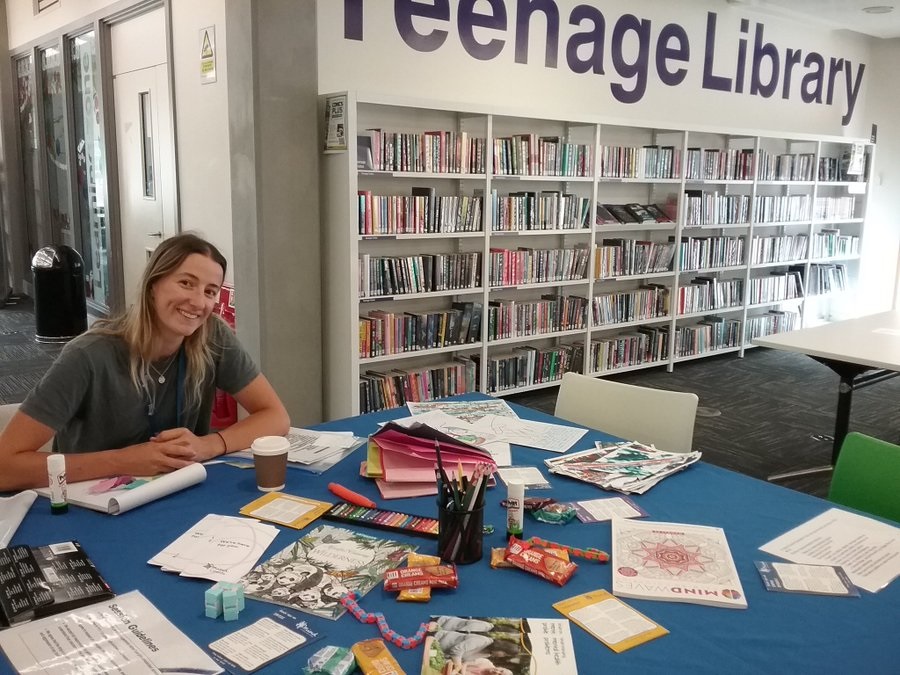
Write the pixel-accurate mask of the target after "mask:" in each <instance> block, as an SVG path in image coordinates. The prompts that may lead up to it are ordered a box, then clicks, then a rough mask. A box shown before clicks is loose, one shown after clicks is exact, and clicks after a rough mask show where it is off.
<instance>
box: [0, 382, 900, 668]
mask: <svg viewBox="0 0 900 675" xmlns="http://www.w3.org/2000/svg"><path fill="white" fill-rule="evenodd" d="M466 398H474V396H467V397H466ZM514 407H515V409H516V411H517V412H518V413H519V414H520V415H521V416H522V417H527V418H531V419H537V420H542V421H553V418H552V417H550V416H548V415H544V414H542V413H538V412H535V411H532V410H529V409H526V408H521V407H517V406H514ZM648 414H652V412H650V411H648ZM398 416H400V413H398V411H387V412H382V413H376V414H372V415H366V416H362V417H358V418H352V419H348V420H341V421H336V422H331V423H328V424H325V425H322V427H321V428H323V429H332V430H351V431H353V432H355V433H356V434H358V435H367V434H369V433H372V432H373V431H374V430H375V429H376V428H377V426H376V425H377V423H378V422H379V421H385V420H388V419H391V418H394V417H398ZM601 439H609V437H608V436H606V435H604V434H601V433H599V432H590V433H588V435H586V436H585V437H584V438H583V439H582V440H581V441H580V442H579V444H578V445H577V446H576V448H575V449H585V448H588V447H591V446H592V445H593V442H594V441H595V440H601ZM364 455H365V453H364V449H359V450H357V451H355V452H354V453H353V454H352V455H351V456H349V457H348V458H346V459H345V460H343V461H342V462H341V463H340V464H338V465H337V466H335V467H334V468H332V469H331V470H329V471H328V472H327V473H325V474H323V475H321V476H315V475H311V474H308V473H305V472H303V471H300V470H290V471H289V472H288V482H287V486H286V489H285V491H286V492H289V493H291V494H296V495H302V496H307V497H311V498H315V499H322V500H325V501H334V497H333V496H332V495H331V493H329V492H328V491H327V488H326V485H327V483H328V482H329V481H337V482H340V483H342V484H343V485H345V486H347V487H348V488H350V489H352V490H356V491H358V492H361V493H364V494H366V495H368V496H370V497H371V498H373V499H375V500H376V501H377V502H378V503H379V506H383V507H384V508H391V509H396V510H398V511H405V512H408V513H416V514H423V515H432V516H433V515H434V514H435V510H436V508H435V502H434V498H433V497H425V498H419V499H408V500H407V499H404V500H392V501H383V500H380V499H379V495H378V491H377V489H376V488H375V485H374V484H373V483H372V482H371V481H369V480H367V479H365V478H362V477H360V476H359V465H360V461H361V460H362V459H364ZM549 456H551V454H550V453H546V452H542V451H538V450H532V449H528V448H521V447H518V446H514V447H513V462H514V464H535V465H541V466H542V464H541V462H542V460H543V459H545V458H547V457H549ZM208 472H209V475H208V477H207V479H206V481H205V482H204V483H203V484H201V485H199V486H196V487H193V488H189V489H187V490H185V491H183V492H181V493H179V494H175V495H172V496H170V497H167V498H165V499H162V500H160V501H157V502H155V503H152V504H149V505H147V506H144V507H141V508H139V509H137V510H135V511H131V512H129V513H125V514H123V515H120V516H108V515H102V514H100V513H96V512H93V511H89V510H85V509H80V508H77V507H72V508H70V510H69V513H68V514H66V515H62V516H52V515H51V514H50V508H49V505H48V503H47V501H46V500H44V499H42V498H39V499H38V501H37V502H36V503H35V506H34V507H33V508H32V510H31V512H30V513H29V515H28V517H27V518H26V519H25V521H24V522H23V524H22V526H21V527H20V529H19V531H18V532H17V534H16V535H15V537H14V539H13V542H12V543H13V544H30V545H39V544H47V543H54V542H57V541H65V540H67V539H71V538H75V539H78V540H79V541H80V542H81V543H82V545H83V546H84V548H85V549H86V550H87V552H88V553H89V555H90V556H91V557H92V558H93V560H94V561H95V562H96V564H97V566H98V568H99V569H100V571H101V572H102V574H103V575H104V576H105V577H106V579H107V580H108V581H109V583H110V584H111V585H112V587H113V589H114V590H115V591H116V592H118V593H123V592H126V591H129V590H133V589H140V591H141V592H142V593H143V594H144V595H146V596H147V597H148V598H149V599H150V600H151V601H152V602H153V603H154V604H155V605H156V606H157V607H158V608H159V609H160V610H161V611H162V612H163V613H164V614H165V615H166V616H167V617H168V618H169V619H170V620H171V621H172V622H173V623H175V624H176V625H177V626H178V627H179V628H180V629H181V630H183V631H184V632H185V633H186V634H187V635H189V636H190V637H191V638H192V639H193V640H194V641H195V642H196V643H197V644H199V645H201V646H206V645H207V644H209V643H210V642H211V641H213V640H215V639H217V638H219V637H222V636H223V635H225V634H227V633H230V632H232V631H234V630H236V629H238V628H240V627H242V626H246V625H247V624H249V623H251V622H253V621H255V620H256V619H259V618H261V617H263V616H266V615H269V614H271V613H272V612H273V611H274V610H275V609H276V606H275V605H271V604H266V603H262V602H256V601H248V602H247V606H246V609H244V611H242V612H241V615H240V619H239V621H236V622H228V623H225V622H224V621H222V620H221V619H219V620H211V619H207V618H205V617H204V613H203V592H204V591H205V590H206V589H207V588H208V587H209V586H210V585H211V583H210V582H207V581H202V580H192V579H184V578H180V577H178V576H175V575H171V574H166V573H164V572H161V571H160V570H159V569H158V568H156V567H152V566H150V565H148V564H147V560H148V559H150V558H151V557H152V556H153V555H155V554H156V553H158V552H159V551H160V550H162V549H163V548H164V547H165V546H166V545H168V544H169V543H170V542H172V541H173V540H174V539H175V538H176V537H177V536H178V535H180V534H181V533H182V532H184V531H185V530H186V529H187V528H189V527H190V526H191V525H193V524H194V523H195V522H197V521H198V520H199V519H200V518H202V517H203V516H204V515H205V514H207V513H217V514H222V515H236V514H237V513H238V510H239V509H240V508H241V507H242V506H244V505H245V504H247V503H249V502H250V501H252V500H253V499H255V498H256V497H258V496H259V495H260V493H259V492H258V491H257V489H256V486H255V481H254V476H253V473H252V471H247V470H241V469H238V468H235V467H232V466H228V465H223V464H216V465H211V466H209V467H208ZM545 473H546V475H547V476H548V477H549V478H550V481H551V483H552V485H553V489H552V490H551V491H541V492H540V493H539V494H540V495H541V496H543V495H547V496H552V497H554V498H556V499H558V500H573V499H588V498H597V497H603V496H609V495H610V493H606V492H603V491H601V490H599V489H597V488H595V487H593V486H590V485H587V484H584V483H581V482H578V481H575V480H571V479H568V478H564V477H560V476H556V475H554V474H549V473H547V472H545ZM505 492H506V491H505V488H504V487H503V486H502V483H501V484H500V485H499V486H498V487H497V488H495V489H492V490H489V491H488V494H487V505H486V508H485V522H486V523H491V524H493V525H494V527H495V533H494V534H492V535H488V536H486V539H485V549H486V550H487V549H488V548H490V547H500V546H503V545H504V543H505V542H504V539H505V536H504V524H505V511H504V510H503V509H502V507H501V506H500V500H501V499H503V498H504V497H505ZM635 499H636V501H637V502H638V503H639V504H640V506H641V507H642V508H644V509H645V510H646V511H647V513H648V514H649V518H650V519H652V520H658V521H670V522H680V523H694V524H699V525H714V526H717V527H721V528H724V530H725V533H726V536H727V538H728V542H729V544H730V547H731V551H732V555H733V557H734V560H735V563H736V565H737V569H738V572H739V573H740V576H741V582H742V583H743V586H744V591H745V592H746V594H747V601H748V603H749V608H748V609H746V610H732V609H720V608H715V607H707V606H700V605H689V604H679V603H669V602H651V601H642V600H626V602H628V603H629V604H630V605H631V606H633V607H635V608H636V609H638V610H639V611H641V612H643V613H644V614H646V615H647V616H649V617H650V618H651V619H653V620H654V621H657V622H658V623H660V624H661V625H662V626H664V627H665V628H667V629H668V630H669V631H670V634H669V635H667V636H664V637H662V638H660V639H657V640H653V641H651V642H649V643H646V644H644V645H641V646H639V647H637V648H634V649H632V650H629V651H627V652H624V653H622V654H615V653H613V652H612V651H611V650H609V649H607V648H606V647H605V646H604V645H603V644H602V643H600V642H598V641H597V640H595V639H594V638H592V637H590V636H589V635H588V634H587V633H585V632H584V631H583V630H582V629H581V628H579V627H578V626H576V625H574V624H573V625H572V635H573V638H574V642H575V652H576V656H577V660H578V667H579V672H580V673H581V674H582V675H591V674H593V673H601V672H616V673H641V674H645V673H672V672H679V673H681V672H684V673H729V674H730V675H737V674H739V673H754V674H755V673H761V672H779V673H854V672H864V673H866V675H876V674H878V673H893V674H897V673H900V639H898V633H897V629H898V626H900V581H895V582H894V583H893V584H891V585H890V586H889V587H888V588H887V589H885V590H883V591H881V592H880V593H877V594H868V593H865V592H863V595H862V597H861V598H858V599H854V598H831V597H825V596H813V595H799V594H781V593H770V592H767V591H766V590H764V588H763V585H762V583H761V581H760V578H759V575H758V573H757V572H756V569H755V567H754V564H753V561H754V560H765V559H769V556H767V555H766V554H763V553H762V552H760V551H759V550H758V548H759V546H760V545H762V544H764V543H765V542H767V541H769V540H771V539H772V538H774V537H776V536H777V535H779V534H782V533H783V532H785V531H787V530H789V529H791V528H793V527H795V526H797V525H799V524H800V523H802V522H804V521H806V520H808V519H810V518H812V517H814V516H816V515H818V514H820V513H822V512H823V511H825V510H827V509H828V508H830V505H829V504H828V503H827V502H825V501H823V500H821V499H817V498H815V497H810V496H808V495H805V494H801V493H798V492H794V491H792V490H788V489H786V488H782V487H779V486H777V485H771V484H768V483H764V482H762V481H758V480H755V479H752V478H747V477H745V476H742V475H740V474H736V473H732V472H730V471H726V470H723V469H719V468H717V467H714V466H711V465H708V464H704V463H702V462H700V463H698V464H695V465H693V466H692V467H690V468H688V469H687V470H685V471H683V472H681V473H679V474H676V475H674V476H671V477H669V478H667V479H665V480H664V481H663V482H662V483H660V484H659V485H657V486H656V487H654V488H653V489H651V490H650V491H649V492H648V493H647V494H645V495H641V496H636V497H635ZM319 522H321V521H319ZM319 522H317V523H314V524H313V525H311V526H310V527H315V526H316V525H317V524H319ZM348 527H351V529H353V526H348ZM359 531H361V532H366V533H369V534H373V535H376V536H384V537H390V538H396V539H400V540H402V541H408V542H411V543H416V544H418V545H419V546H420V549H419V550H420V551H421V552H424V553H435V552H436V548H437V546H436V542H435V541H434V540H430V539H423V538H417V537H405V536H403V535H400V534H394V533H389V532H382V531H380V530H374V529H367V528H359ZM298 536H299V535H298V532H297V531H296V530H291V529H289V528H281V533H280V534H279V535H278V537H277V538H276V539H275V541H274V542H273V543H272V545H271V546H270V547H269V549H268V551H267V552H266V554H265V556H264V559H265V558H268V557H269V556H271V555H272V554H274V553H276V552H277V551H279V550H281V549H282V548H284V547H285V546H287V545H288V544H290V543H291V542H293V541H295V540H296V539H297V538H298ZM525 536H526V537H528V536H540V537H544V538H546V539H550V540H553V541H559V542H563V543H566V544H571V545H576V546H592V547H596V548H600V549H603V550H606V551H609V549H610V526H609V523H595V524H583V523H580V522H578V521H577V520H576V521H573V522H572V523H569V524H568V525H565V526H557V525H550V524H544V523H538V522H537V521H535V520H534V519H533V518H531V517H530V516H527V515H526V520H525ZM459 574H460V587H459V589H457V590H455V591H435V592H434V593H433V596H432V600H431V602H429V603H428V604H418V603H400V602H397V601H396V599H395V594H393V593H388V592H385V591H383V590H382V588H381V587H380V586H377V587H376V588H374V589H373V590H372V591H370V592H369V593H368V594H367V595H366V596H364V597H363V598H362V600H361V602H360V604H361V605H362V607H363V608H364V609H366V610H368V611H371V612H377V611H380V612H383V613H384V614H385V616H386V618H387V621H388V623H389V624H390V626H391V627H392V628H393V629H394V630H396V631H397V632H398V633H399V634H401V635H412V634H413V633H415V631H416V629H417V628H418V626H419V624H420V622H422V621H423V620H426V619H427V618H428V616H429V615H432V614H459V615H471V616H510V617H555V618H558V617H559V616H561V615H558V614H557V612H556V611H555V610H554V609H553V608H552V607H551V604H552V603H553V602H556V601H558V600H560V599H563V598H568V597H571V596H574V595H577V594H579V593H583V592H586V591H589V590H595V589H601V588H602V589H606V590H611V577H610V570H609V567H608V566H606V565H599V564H596V563H586V562H583V563H581V564H580V566H579V569H578V571H577V572H576V573H575V575H574V577H573V578H572V579H571V581H570V582H569V583H568V584H566V585H565V586H563V587H558V586H556V585H554V584H551V583H549V582H547V581H544V580H542V579H540V578H538V577H534V576H532V575H529V574H527V573H525V572H522V571H519V570H509V569H502V570H494V569H491V568H490V565H489V561H488V555H486V556H485V558H484V559H483V560H482V561H481V562H479V563H476V564H473V565H469V566H461V567H460V568H459ZM310 622H311V623H312V624H313V625H314V626H316V627H317V628H319V629H321V630H323V631H324V632H325V634H326V636H325V638H324V640H323V641H321V642H319V643H317V644H316V645H313V646H311V647H308V648H305V649H301V650H299V651H298V652H295V653H294V654H291V655H289V656H287V657H285V658H283V659H281V660H279V661H277V662H275V663H274V664H272V665H270V666H268V667H267V668H265V669H263V670H261V671H259V672H261V673H266V674H268V673H298V672H300V668H301V667H302V666H303V665H305V663H306V659H307V658H308V657H309V656H310V654H311V653H312V652H313V651H315V649H316V648H317V647H320V646H322V645H325V644H335V645H341V646H348V647H349V646H350V645H351V644H352V643H354V642H356V641H359V640H363V639H368V638H372V637H377V636H378V631H377V629H376V628H375V626H374V625H368V624H365V625H364V624H360V623H359V622H357V621H356V619H354V618H353V617H352V616H351V615H350V614H345V615H344V616H343V617H342V618H341V619H339V620H338V621H334V622H332V621H327V620H323V619H318V618H317V617H310ZM391 651H392V653H393V654H394V656H395V657H396V658H397V660H398V661H399V662H400V664H401V665H402V667H403V668H404V669H405V670H406V672H407V673H410V674H411V675H412V674H414V673H418V672H419V667H420V663H421V658H422V648H421V647H418V648H416V649H414V650H411V651H402V650H400V649H397V648H395V647H393V646H391ZM8 670H9V665H8V664H7V663H5V662H3V663H0V671H2V672H8Z"/></svg>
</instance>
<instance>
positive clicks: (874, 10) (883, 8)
mask: <svg viewBox="0 0 900 675" xmlns="http://www.w3.org/2000/svg"><path fill="white" fill-rule="evenodd" d="M863 11H864V12H865V13H866V14H889V13H890V12H893V11H894V7H893V5H873V6H872V7H863Z"/></svg>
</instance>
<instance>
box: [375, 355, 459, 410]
mask: <svg viewBox="0 0 900 675" xmlns="http://www.w3.org/2000/svg"><path fill="white" fill-rule="evenodd" d="M475 374H476V363H475V361H474V360H473V359H470V358H465V357H461V356H460V357H456V358H454V359H453V361H450V362H447V363H443V364H439V365H434V366H426V367H423V368H411V369H406V370H396V369H395V370H392V371H391V372H389V373H381V372H377V371H373V370H368V371H366V372H365V374H361V375H360V377H359V408H360V413H367V412H374V411H376V410H384V409H385V408H397V407H399V406H402V405H406V403H407V402H408V401H415V402H418V401H433V400H434V399H436V398H444V397H445V396H455V395H456V394H465V393H467V392H471V391H476V381H475Z"/></svg>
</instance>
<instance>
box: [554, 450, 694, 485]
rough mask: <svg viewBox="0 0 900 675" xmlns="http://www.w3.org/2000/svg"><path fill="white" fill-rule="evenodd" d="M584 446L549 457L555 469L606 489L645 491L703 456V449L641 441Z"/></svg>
mask: <svg viewBox="0 0 900 675" xmlns="http://www.w3.org/2000/svg"><path fill="white" fill-rule="evenodd" d="M595 446H596V447H595V448H594V449H593V450H584V451H582V452H574V453H569V454H566V455H563V456H561V457H554V458H552V459H545V460H544V464H546V465H547V467H548V468H549V469H550V471H551V472H552V473H557V474H560V475H563V476H569V477H570V478H576V479H578V480H581V481H584V482H586V483H591V484H593V485H596V486H597V487H600V488H603V489H604V490H615V491H617V492H624V493H629V494H643V493H645V492H646V491H647V490H649V489H650V488H652V487H653V486H654V485H656V484H657V483H658V482H659V481H661V480H662V479H663V478H665V477H666V476H669V475H671V474H673V473H676V472H678V471H681V470H682V469H685V468H687V467H688V466H690V465H691V464H693V463H694V462H697V461H699V460H700V457H701V453H699V452H666V451H664V450H657V449H656V448H655V447H654V446H652V445H644V444H643V443H638V442H637V441H630V442H622V443H601V442H599V441H598V442H596V443H595Z"/></svg>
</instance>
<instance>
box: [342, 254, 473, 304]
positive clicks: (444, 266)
mask: <svg viewBox="0 0 900 675" xmlns="http://www.w3.org/2000/svg"><path fill="white" fill-rule="evenodd" d="M358 279H359V288H358V292H359V297H361V298H367V297H380V296H387V295H409V294H413V293H433V292H436V291H448V290H460V289H466V288H478V287H480V286H481V253H479V252H473V253H430V254H421V255H410V256H400V257H395V256H374V255H370V254H368V253H366V254H364V255H362V256H360V259H359V271H358Z"/></svg>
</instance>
